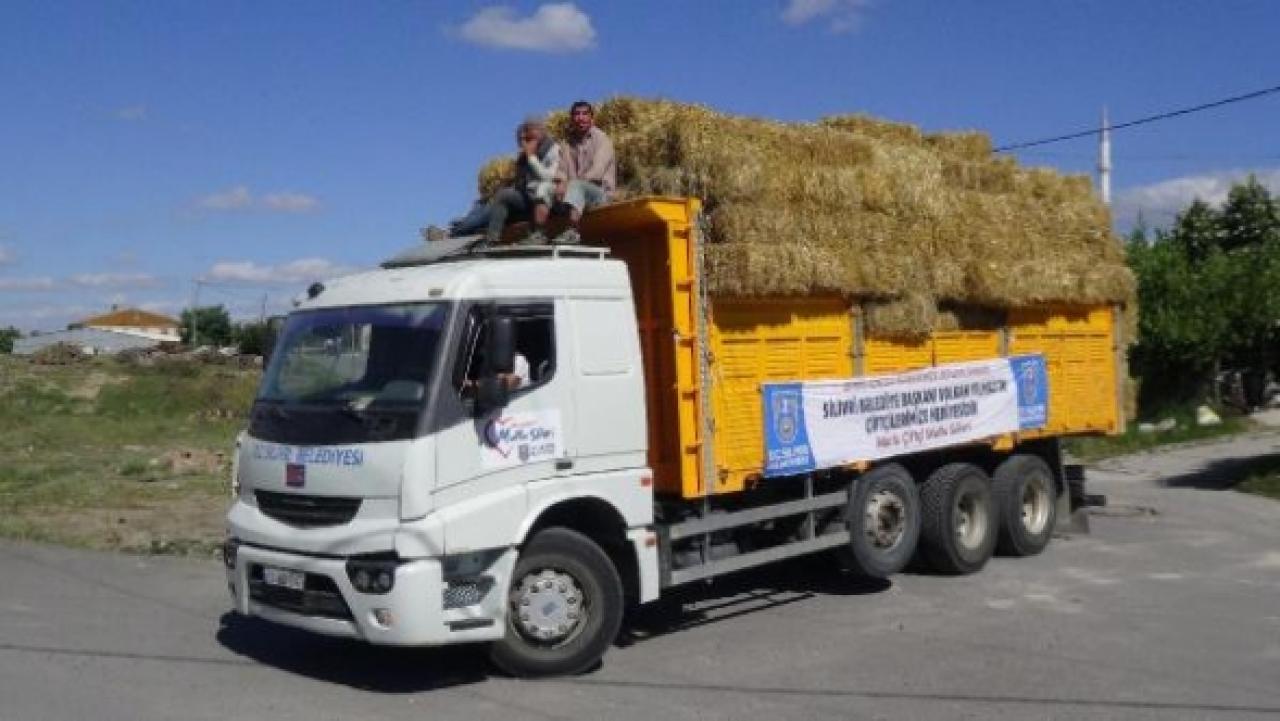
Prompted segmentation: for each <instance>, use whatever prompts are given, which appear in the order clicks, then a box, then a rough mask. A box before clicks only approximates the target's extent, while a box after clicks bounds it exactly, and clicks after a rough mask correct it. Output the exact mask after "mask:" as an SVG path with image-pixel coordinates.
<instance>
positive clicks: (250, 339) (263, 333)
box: [232, 321, 275, 355]
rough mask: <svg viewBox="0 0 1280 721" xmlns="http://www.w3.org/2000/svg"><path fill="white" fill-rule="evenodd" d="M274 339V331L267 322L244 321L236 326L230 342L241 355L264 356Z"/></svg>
mask: <svg viewBox="0 0 1280 721" xmlns="http://www.w3.org/2000/svg"><path fill="white" fill-rule="evenodd" d="M274 337H275V330H274V329H273V328H272V326H271V323H270V322H269V321H262V322H258V321H246V322H244V323H237V324H236V326H235V329H234V331H233V333H232V342H233V343H235V345H236V346H238V347H239V348H240V352H241V353H247V354H250V355H266V354H267V348H268V346H269V345H270V344H271V342H272V340H273V339H274Z"/></svg>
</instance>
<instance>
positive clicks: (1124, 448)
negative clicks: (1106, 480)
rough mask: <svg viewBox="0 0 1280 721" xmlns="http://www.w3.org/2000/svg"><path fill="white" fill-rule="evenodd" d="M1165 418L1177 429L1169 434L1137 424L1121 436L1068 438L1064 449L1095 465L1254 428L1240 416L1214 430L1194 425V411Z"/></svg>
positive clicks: (1229, 419) (1177, 413)
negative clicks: (1142, 428) (1144, 430)
mask: <svg viewBox="0 0 1280 721" xmlns="http://www.w3.org/2000/svg"><path fill="white" fill-rule="evenodd" d="M1163 417H1164V418H1174V419H1175V420H1177V421H1178V427H1177V428H1174V429H1173V430H1170V431H1156V432H1155V433H1140V432H1138V424H1137V423H1130V424H1129V428H1128V429H1127V430H1126V431H1125V432H1124V434H1123V435H1119V436H1098V437H1091V438H1068V439H1066V440H1065V441H1064V442H1063V447H1064V448H1065V450H1066V451H1067V452H1068V453H1070V454H1071V455H1072V456H1073V457H1075V458H1078V459H1080V460H1082V461H1096V460H1099V459H1102V458H1110V457H1111V456H1122V455H1125V454H1127V453H1137V452H1139V451H1146V450H1150V449H1152V448H1156V447H1158V446H1164V445H1168V444H1170V443H1185V442H1187V441H1199V440H1206V439H1210V438H1218V437H1221V436H1230V435H1234V434H1236V433H1242V432H1244V431H1247V430H1249V429H1250V428H1252V427H1253V424H1252V423H1251V422H1250V421H1249V420H1248V419H1247V418H1243V417H1240V416H1227V417H1224V418H1223V419H1222V423H1221V424H1219V425H1216V426H1198V425H1196V423H1195V411H1194V409H1184V410H1180V411H1177V412H1174V413H1170V414H1168V415H1166V416H1163Z"/></svg>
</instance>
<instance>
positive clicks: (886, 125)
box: [818, 113, 925, 145]
mask: <svg viewBox="0 0 1280 721" xmlns="http://www.w3.org/2000/svg"><path fill="white" fill-rule="evenodd" d="M818 124H819V125H825V126H827V127H831V128H837V129H839V130H845V131H848V132H851V133H857V134H858V135H865V136H867V137H869V138H875V139H876V140H883V141H885V142H889V143H899V144H902V145H920V144H921V143H923V142H924V139H925V136H924V134H923V133H921V132H920V128H918V127H916V126H914V125H907V124H905V123H891V122H888V121H885V120H881V119H880V118H873V117H871V116H870V115H863V114H862V113H855V114H853V115H831V116H828V117H825V118H823V119H821V120H819V121H818Z"/></svg>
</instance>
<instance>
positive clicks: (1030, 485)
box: [1022, 477, 1053, 535]
mask: <svg viewBox="0 0 1280 721" xmlns="http://www.w3.org/2000/svg"><path fill="white" fill-rule="evenodd" d="M1051 503H1053V499H1052V498H1050V497H1049V489H1048V487H1047V486H1046V484H1045V482H1044V479H1043V478H1039V477H1035V478H1029V479H1027V482H1026V483H1025V484H1024V485H1023V486H1022V527H1023V528H1025V529H1026V530H1027V533H1030V534H1032V535H1038V534H1040V533H1042V532H1043V531H1044V529H1045V526H1047V525H1048V524H1049V504H1051Z"/></svg>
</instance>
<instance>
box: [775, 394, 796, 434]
mask: <svg viewBox="0 0 1280 721" xmlns="http://www.w3.org/2000/svg"><path fill="white" fill-rule="evenodd" d="M799 414H800V394H799V393H798V392H796V391H783V392H779V393H775V394H774V395H773V420H774V428H773V430H774V433H776V434H778V440H779V441H781V442H783V443H793V442H794V441H795V440H796V430H797V429H798V427H799V424H800V421H799V418H798V416H799Z"/></svg>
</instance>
